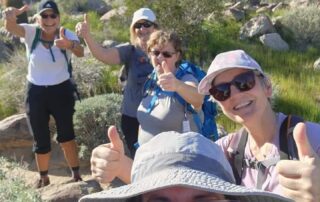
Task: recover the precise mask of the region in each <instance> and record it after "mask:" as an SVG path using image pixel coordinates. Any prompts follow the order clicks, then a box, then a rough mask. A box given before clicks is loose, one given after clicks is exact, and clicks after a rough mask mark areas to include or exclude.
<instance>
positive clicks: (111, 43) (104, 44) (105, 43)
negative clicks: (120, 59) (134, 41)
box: [102, 40, 119, 48]
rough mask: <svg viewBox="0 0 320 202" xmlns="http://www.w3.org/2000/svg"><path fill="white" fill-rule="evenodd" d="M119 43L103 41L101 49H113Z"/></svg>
mask: <svg viewBox="0 0 320 202" xmlns="http://www.w3.org/2000/svg"><path fill="white" fill-rule="evenodd" d="M118 44H119V43H118V42H116V41H113V40H104V41H103V42H102V47H104V48H111V47H114V46H116V45H118Z"/></svg>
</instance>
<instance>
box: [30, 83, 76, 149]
mask: <svg viewBox="0 0 320 202" xmlns="http://www.w3.org/2000/svg"><path fill="white" fill-rule="evenodd" d="M74 105H75V98H74V87H73V85H72V84H71V82H70V81H69V80H67V81H64V82H62V83H60V84H57V85H53V86H37V85H34V84H32V83H30V82H29V83H28V87H27V98H26V113H27V116H28V121H29V123H30V124H29V126H30V127H31V128H30V129H31V131H32V135H33V138H34V147H33V151H34V152H36V153H39V154H45V153H48V152H49V151H51V146H50V142H51V137H50V131H49V119H50V115H52V116H53V118H54V119H55V123H56V126H57V141H58V142H60V143H61V142H67V141H70V140H73V139H74V138H75V135H74V130H73V114H74Z"/></svg>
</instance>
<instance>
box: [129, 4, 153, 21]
mask: <svg viewBox="0 0 320 202" xmlns="http://www.w3.org/2000/svg"><path fill="white" fill-rule="evenodd" d="M156 19H157V18H156V15H155V14H154V12H153V11H152V10H151V9H150V8H140V9H139V10H137V11H135V12H134V14H133V18H132V23H131V25H134V24H135V23H136V22H138V21H139V20H148V21H150V22H155V21H156Z"/></svg>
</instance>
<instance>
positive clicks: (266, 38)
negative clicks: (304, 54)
mask: <svg viewBox="0 0 320 202" xmlns="http://www.w3.org/2000/svg"><path fill="white" fill-rule="evenodd" d="M259 39H260V41H261V42H262V43H263V45H265V46H267V47H269V48H271V49H273V50H277V51H287V50H289V45H288V43H287V42H285V41H284V40H283V39H282V38H281V36H280V35H279V34H278V33H270V34H265V35H262V36H260V37H259Z"/></svg>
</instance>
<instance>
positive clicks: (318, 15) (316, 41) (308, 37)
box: [281, 6, 320, 50]
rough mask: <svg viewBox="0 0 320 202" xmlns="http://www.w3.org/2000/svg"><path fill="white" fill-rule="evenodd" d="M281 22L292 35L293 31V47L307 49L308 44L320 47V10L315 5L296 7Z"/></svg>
mask: <svg viewBox="0 0 320 202" xmlns="http://www.w3.org/2000/svg"><path fill="white" fill-rule="evenodd" d="M281 24H282V25H283V27H284V29H285V30H290V31H287V32H288V33H289V34H287V35H290V33H293V39H294V40H293V44H291V46H292V47H295V48H298V49H301V50H306V49H307V48H308V46H314V47H316V48H320V36H319V32H320V27H319V24H320V12H319V9H318V8H317V7H315V6H309V7H304V8H303V7H302V8H295V9H292V10H290V11H288V12H287V13H285V14H284V16H283V17H282V19H281Z"/></svg>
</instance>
